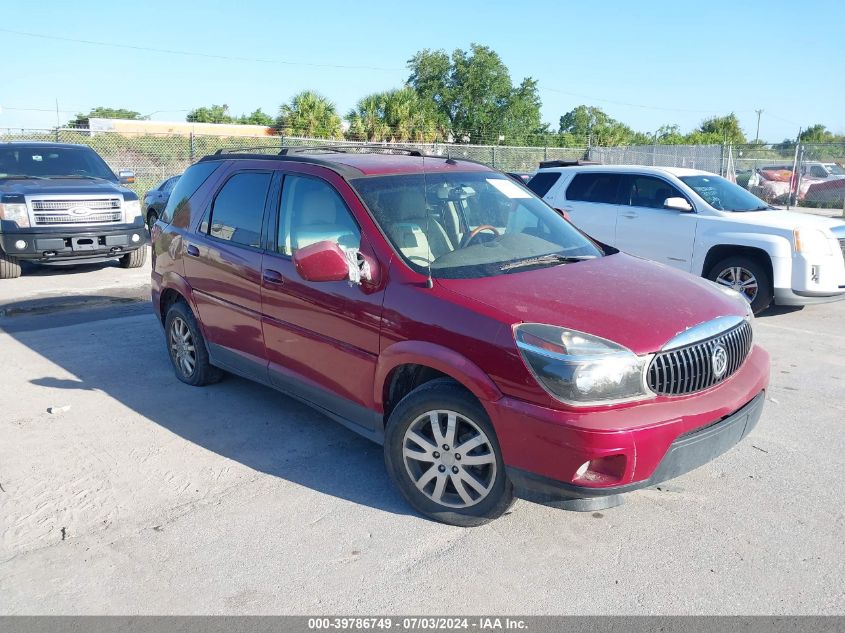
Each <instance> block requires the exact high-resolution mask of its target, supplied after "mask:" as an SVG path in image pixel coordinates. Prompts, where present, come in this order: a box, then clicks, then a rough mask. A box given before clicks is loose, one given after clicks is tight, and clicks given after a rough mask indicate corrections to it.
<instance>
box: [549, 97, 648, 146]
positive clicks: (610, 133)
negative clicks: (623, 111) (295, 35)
mask: <svg viewBox="0 0 845 633" xmlns="http://www.w3.org/2000/svg"><path fill="white" fill-rule="evenodd" d="M558 134H560V135H561V136H562V137H563V139H565V141H566V142H565V143H564V145H567V146H570V147H577V146H579V145H584V144H585V143H589V144H591V145H642V144H646V143H651V142H653V139H652V138H649V136H648V135H647V134H642V133H640V132H635V131H634V130H632V129H631V128H630V127H628V126H627V125H625V124H624V123H621V122H620V121H617V120H616V119H614V118H612V117H610V116H608V115H607V114H606V113H605V112H604V111H603V110H602V109H601V108H597V107H595V106H586V105H579V106H578V107H576V108H574V109H573V110H570V111H569V112H567V113H566V114H564V115H563V116H562V117H560V123H559V126H558Z"/></svg>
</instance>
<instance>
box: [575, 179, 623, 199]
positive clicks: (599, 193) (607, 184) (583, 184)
mask: <svg viewBox="0 0 845 633" xmlns="http://www.w3.org/2000/svg"><path fill="white" fill-rule="evenodd" d="M620 180H622V178H621V176H620V175H619V174H597V173H583V174H576V175H575V178H573V179H572V182H571V183H570V184H569V187H568V188H567V189H566V199H567V200H580V201H582V202H603V203H605V204H616V201H617V199H618V197H617V192H618V191H619V182H620Z"/></svg>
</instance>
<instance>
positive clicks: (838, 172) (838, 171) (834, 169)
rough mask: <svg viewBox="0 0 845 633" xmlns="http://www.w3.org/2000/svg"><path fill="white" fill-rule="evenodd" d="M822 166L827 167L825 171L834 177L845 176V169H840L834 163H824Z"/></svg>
mask: <svg viewBox="0 0 845 633" xmlns="http://www.w3.org/2000/svg"><path fill="white" fill-rule="evenodd" d="M824 166H825V167H827V170H828V171H829V172H830V173H831V174H833V175H834V176H845V169H842V168H841V167H840V166H839V165H837V164H836V163H825V164H824Z"/></svg>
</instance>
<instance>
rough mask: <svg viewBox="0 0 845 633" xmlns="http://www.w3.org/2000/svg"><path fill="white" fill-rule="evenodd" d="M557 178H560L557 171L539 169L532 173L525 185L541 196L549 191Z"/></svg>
mask: <svg viewBox="0 0 845 633" xmlns="http://www.w3.org/2000/svg"><path fill="white" fill-rule="evenodd" d="M558 180H560V172H559V171H541V172H539V173H536V174H534V176H532V178H531V180H529V181H528V183H527V184H526V185H525V186H526V187H528V188H529V189H530V190H531V191H533V192H534V193H536V194H537V195H538V196H540V197H541V198H542V197H543V196H545V195H546V194H547V193H549V191H551V188H552V187H554V186H555V183H556V182H557V181H558Z"/></svg>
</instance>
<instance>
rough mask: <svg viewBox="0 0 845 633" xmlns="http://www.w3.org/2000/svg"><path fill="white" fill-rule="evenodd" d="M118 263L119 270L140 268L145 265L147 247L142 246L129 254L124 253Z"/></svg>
mask: <svg viewBox="0 0 845 633" xmlns="http://www.w3.org/2000/svg"><path fill="white" fill-rule="evenodd" d="M118 261H119V262H120V267H121V268H140V267H141V266H143V265H144V264H146V263H147V247H146V246H142V247H141V248H138V249H135V250H134V251H132V252H131V253H126V255H124V256H123V257H121V258H120V259H119V260H118Z"/></svg>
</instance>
